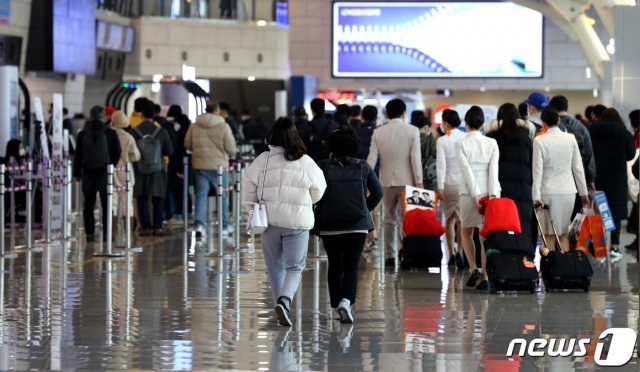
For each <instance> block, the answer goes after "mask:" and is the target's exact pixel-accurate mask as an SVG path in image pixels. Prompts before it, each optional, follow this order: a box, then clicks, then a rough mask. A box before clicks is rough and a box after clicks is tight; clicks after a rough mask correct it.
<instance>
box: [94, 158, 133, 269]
mask: <svg viewBox="0 0 640 372" xmlns="http://www.w3.org/2000/svg"><path fill="white" fill-rule="evenodd" d="M116 171H117V172H124V173H125V184H124V186H114V185H113V180H114V178H113V176H114V172H116ZM114 193H126V202H125V207H124V208H125V249H127V250H129V249H132V248H131V202H132V193H133V188H132V187H131V164H130V163H127V164H125V165H124V166H121V167H114V166H113V164H109V165H107V211H106V212H107V242H106V249H105V251H103V252H102V253H98V254H95V256H99V257H123V256H124V254H123V253H116V252H113V218H112V216H113V195H114Z"/></svg>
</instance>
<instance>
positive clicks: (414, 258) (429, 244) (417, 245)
mask: <svg viewBox="0 0 640 372" xmlns="http://www.w3.org/2000/svg"><path fill="white" fill-rule="evenodd" d="M399 256H400V268H401V269H403V270H408V269H412V268H417V269H426V268H429V267H440V265H442V244H441V242H440V237H439V236H430V235H409V236H407V237H405V238H404V240H403V241H402V249H401V250H400V253H399Z"/></svg>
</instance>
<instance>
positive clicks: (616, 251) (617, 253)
mask: <svg viewBox="0 0 640 372" xmlns="http://www.w3.org/2000/svg"><path fill="white" fill-rule="evenodd" d="M609 255H610V256H611V257H613V258H618V257H622V253H620V250H619V249H618V248H613V247H612V248H611V249H610V250H609Z"/></svg>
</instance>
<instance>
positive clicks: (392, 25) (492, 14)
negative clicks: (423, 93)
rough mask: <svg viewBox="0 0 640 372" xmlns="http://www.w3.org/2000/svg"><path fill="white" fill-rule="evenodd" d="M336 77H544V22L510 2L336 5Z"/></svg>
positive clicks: (334, 30)
mask: <svg viewBox="0 0 640 372" xmlns="http://www.w3.org/2000/svg"><path fill="white" fill-rule="evenodd" d="M332 33H333V38H332V67H331V68H332V74H333V76H334V77H349V78H539V77H542V75H543V46H544V45H543V36H544V20H543V16H542V14H541V13H540V12H537V11H535V10H532V9H529V8H526V7H523V6H520V5H517V4H514V3H510V2H340V1H338V2H334V3H333V15H332Z"/></svg>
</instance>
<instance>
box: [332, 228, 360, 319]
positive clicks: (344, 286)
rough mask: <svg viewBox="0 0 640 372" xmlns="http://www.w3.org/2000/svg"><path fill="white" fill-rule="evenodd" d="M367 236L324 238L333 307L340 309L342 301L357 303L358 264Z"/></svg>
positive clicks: (346, 235)
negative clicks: (344, 299)
mask: <svg viewBox="0 0 640 372" xmlns="http://www.w3.org/2000/svg"><path fill="white" fill-rule="evenodd" d="M366 239H367V234H364V233H348V234H340V235H326V236H323V237H322V242H323V243H324V248H325V250H326V251H327V256H328V258H329V269H328V272H327V281H328V282H329V283H328V284H329V297H330V299H331V307H334V308H335V307H338V305H339V304H340V300H342V299H343V298H346V299H348V300H349V301H351V303H352V304H353V303H355V302H356V291H357V289H358V264H359V263H360V256H361V255H362V250H363V249H364V243H365V241H366Z"/></svg>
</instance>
